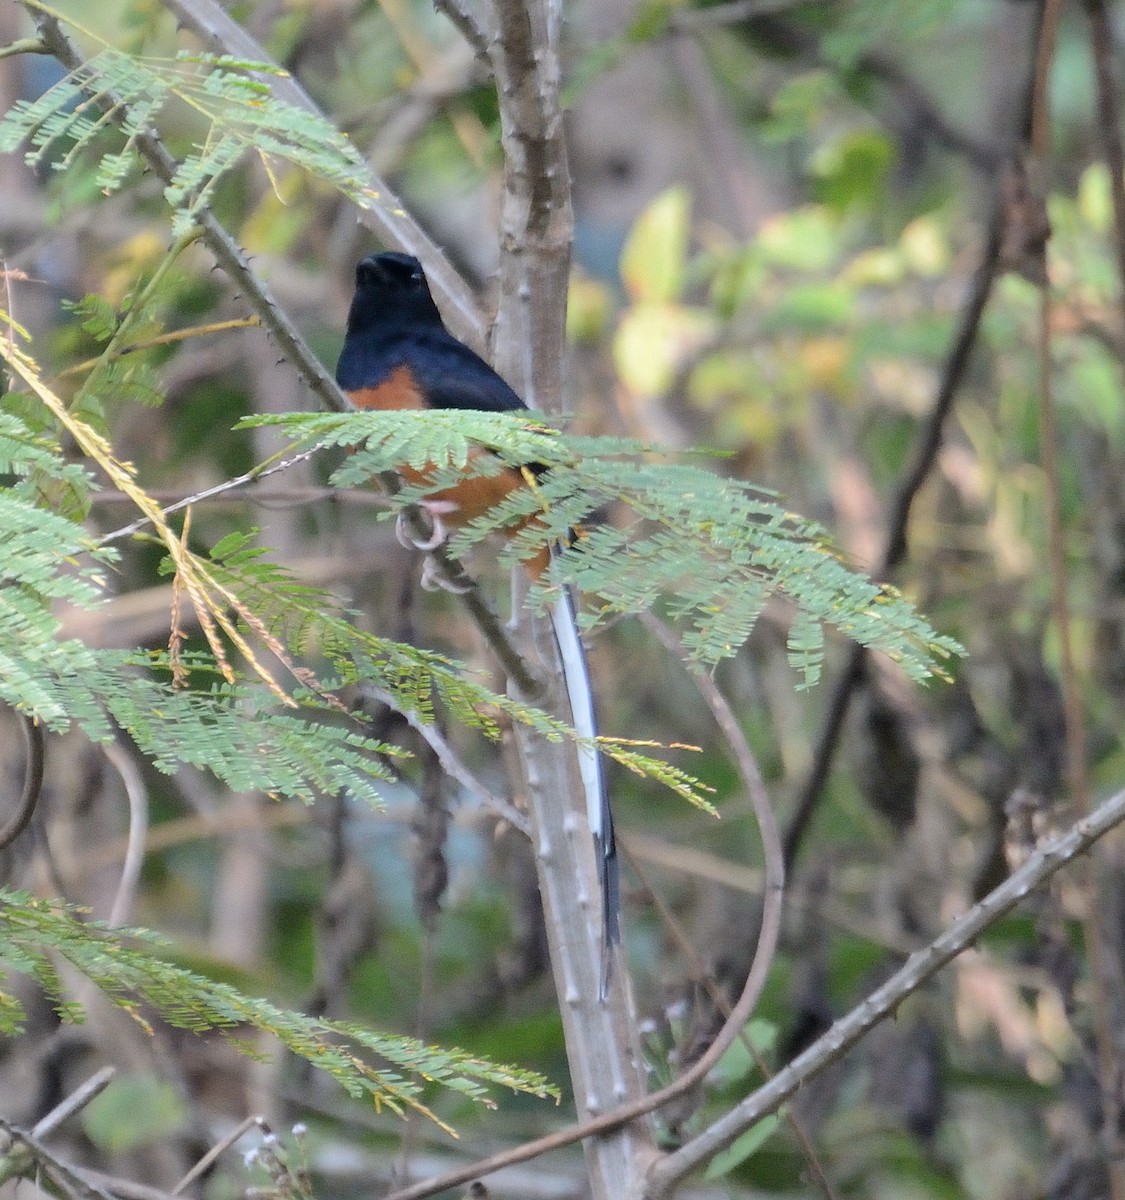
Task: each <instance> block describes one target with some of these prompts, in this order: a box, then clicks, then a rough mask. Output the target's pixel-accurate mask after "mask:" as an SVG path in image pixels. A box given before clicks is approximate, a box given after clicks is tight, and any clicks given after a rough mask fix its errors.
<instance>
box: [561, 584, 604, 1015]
mask: <svg viewBox="0 0 1125 1200" xmlns="http://www.w3.org/2000/svg"><path fill="white" fill-rule="evenodd" d="M551 624H552V626H553V627H554V631H555V641H556V642H557V643H558V647H559V656H560V658H561V659H562V668H563V679H564V681H565V683H566V691H567V696H568V698H569V700H570V713H571V718H572V720H573V722H574V728H575V730H576V731H577V733H578V735H579V736H580V737H581V738H583V739H585V744H580V745H579V747H578V766H579V770H580V772H581V776H582V790H583V792H584V793H585V796H586V820H587V822H588V823H589V826H590V832H591V833H592V834H593V835H594V846H595V849H596V851H597V854H598V879H599V881H600V884H601V901H602V936H603V946H602V980H601V997H602V999H604V998H605V995H606V992H607V990H608V987H609V973H610V966H611V964H612V960H613V946H614V945H615V944H616V943H617V942H618V941H619V940H620V938H621V926H620V921H619V908H620V887H619V882H618V867H617V847H616V845H615V844H614V837H613V814H612V813H611V812H610V808H609V794H608V792H607V790H606V783H605V773H604V771H603V770H602V761H601V755H600V754H599V753H598V751H597V750H596V749H595V748H594V746H593V744H592V742H593V739H594V738H596V737H597V736H598V727H597V721H596V719H595V716H594V693H593V688H592V687H591V686H590V672H589V668H588V666H587V664H586V651H585V649H584V647H583V645H582V639H581V638H580V637H579V636H578V618H577V612H576V609H575V605H574V598H573V596H572V594H571V592H570V590H569V589H568V588H564V589H563V591H562V594H561V595H560V596H559V598H558V599H557V600H556V601H555V602H554V603H553V604H552V605H551Z"/></svg>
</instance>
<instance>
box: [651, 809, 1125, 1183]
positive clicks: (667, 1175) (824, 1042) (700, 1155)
mask: <svg viewBox="0 0 1125 1200" xmlns="http://www.w3.org/2000/svg"><path fill="white" fill-rule="evenodd" d="M1122 821H1125V791H1122V792H1118V793H1117V795H1115V796H1113V797H1112V798H1111V799H1109V800H1107V801H1105V803H1104V804H1102V805H1100V806H1099V807H1098V808H1097V809H1095V811H1094V812H1092V813H1091V814H1090V816H1089V817H1087V818H1085V819H1084V820H1081V821H1078V822H1077V823H1076V824H1075V825H1073V826H1072V827H1071V829H1070V830H1069V831H1068V832H1067V833H1065V834H1062V835H1061V836H1059V837H1057V838H1052V839H1051V840H1050V841H1049V842H1048V843H1047V844H1046V845H1044V846H1043V847H1042V848H1041V849H1039V850H1037V851H1036V852H1035V853H1034V854H1032V855H1031V857H1030V858H1028V860H1027V862H1026V863H1025V864H1024V865H1023V866H1022V867H1020V869H1019V870H1017V871H1015V872H1013V874H1012V875H1010V876H1009V877H1008V878H1007V879H1006V880H1005V881H1004V882H1003V883H1002V884H1001V885H1000V886H999V887H997V888H995V889H993V890H992V891H991V892H989V893H988V895H987V896H985V898H984V899H983V900H982V901H981V902H980V903H979V904H976V905H974V906H973V907H972V908H971V909H969V911H968V912H967V913H966V914H965V915H964V916H963V917H961V918H960V920H958V921H956V922H954V924H953V925H951V926H950V927H949V928H948V929H947V930H946V931H945V933H943V934H941V935H940V936H939V937H937V938H935V939H934V941H932V942H931V943H930V944H929V945H928V946H926V947H924V948H923V949H921V950H918V951H915V953H914V954H912V955H911V956H910V958H908V959H907V961H906V963H905V965H904V966H903V967H901V968H900V969H899V970H898V971H896V972H895V974H894V975H892V976H891V978H890V979H888V980H887V982H886V983H885V984H883V985H882V987H880V988H877V989H876V990H875V991H874V992H872V993H871V995H870V996H868V997H867V999H866V1000H864V1001H863V1003H862V1004H859V1005H858V1006H857V1007H856V1008H854V1009H852V1011H851V1012H850V1013H848V1015H847V1016H845V1017H842V1018H841V1019H840V1020H839V1021H837V1022H836V1023H835V1024H834V1025H833V1026H832V1028H831V1029H829V1030H828V1032H827V1033H825V1034H824V1035H823V1036H822V1037H820V1038H818V1039H817V1040H816V1041H815V1042H814V1043H813V1044H812V1045H811V1046H810V1047H809V1048H808V1049H807V1050H805V1051H804V1053H803V1054H800V1055H798V1057H797V1058H795V1059H794V1060H793V1061H792V1062H791V1063H789V1065H788V1066H786V1067H785V1068H784V1069H783V1070H781V1071H779V1072H778V1073H777V1074H776V1075H775V1076H774V1077H773V1079H771V1080H770V1081H769V1083H767V1084H765V1085H764V1086H763V1087H761V1088H759V1089H758V1091H756V1092H755V1093H754V1094H753V1095H751V1096H748V1097H747V1098H746V1099H745V1100H743V1101H742V1102H741V1103H740V1104H739V1105H737V1106H736V1107H735V1108H733V1109H732V1110H731V1111H730V1112H729V1113H727V1114H726V1115H725V1116H724V1117H722V1118H721V1119H720V1120H718V1121H716V1122H715V1124H714V1125H712V1126H711V1127H710V1129H708V1130H707V1131H706V1132H705V1133H703V1134H700V1136H699V1137H698V1138H696V1139H694V1140H693V1141H691V1142H689V1143H688V1144H687V1145H686V1146H683V1147H681V1148H680V1149H679V1150H677V1151H675V1152H674V1153H673V1154H670V1155H668V1157H667V1158H665V1159H662V1160H661V1161H660V1162H658V1163H657V1164H656V1165H655V1166H654V1167H653V1169H652V1171H651V1173H650V1175H649V1186H648V1189H647V1190H646V1192H645V1197H646V1200H660V1198H661V1197H663V1196H665V1195H667V1193H668V1189H669V1188H670V1187H672V1186H674V1184H675V1183H676V1182H678V1181H679V1180H681V1179H683V1178H684V1176H685V1175H687V1174H688V1173H689V1172H691V1171H693V1170H695V1169H696V1168H697V1167H698V1166H700V1165H701V1164H702V1163H704V1162H706V1161H707V1160H708V1159H710V1158H712V1157H713V1156H714V1155H715V1154H717V1153H718V1152H719V1151H720V1150H723V1149H724V1148H725V1147H727V1146H729V1145H730V1144H731V1142H733V1141H734V1140H735V1138H737V1137H738V1136H739V1135H740V1134H742V1133H744V1132H745V1131H746V1130H747V1129H749V1128H750V1126H751V1125H753V1124H754V1123H755V1122H757V1121H760V1120H761V1119H762V1117H764V1116H768V1115H769V1114H770V1113H772V1112H776V1111H777V1109H778V1108H779V1107H780V1106H781V1105H782V1104H784V1103H785V1101H786V1100H788V1099H789V1098H790V1096H792V1095H793V1094H794V1093H795V1092H796V1091H797V1090H798V1089H799V1088H800V1087H801V1086H802V1085H803V1084H805V1083H807V1082H808V1081H809V1080H810V1079H811V1078H812V1077H813V1076H814V1075H817V1074H819V1073H820V1072H821V1071H823V1070H824V1068H825V1067H827V1066H828V1065H829V1064H830V1063H833V1062H835V1061H836V1060H837V1059H838V1058H841V1057H842V1056H843V1055H844V1054H845V1053H847V1051H848V1050H850V1049H851V1047H852V1046H854V1045H855V1044H856V1043H857V1042H858V1041H860V1039H861V1038H863V1037H864V1036H865V1035H866V1034H867V1033H868V1032H869V1031H870V1030H871V1029H873V1028H874V1027H875V1026H876V1025H878V1024H879V1022H880V1021H883V1020H885V1019H886V1018H887V1017H889V1016H891V1015H892V1014H893V1013H894V1012H895V1011H896V1010H897V1008H898V1007H899V1005H900V1004H902V1002H903V1001H904V1000H905V999H906V998H907V997H908V996H910V995H912V994H913V993H914V992H916V991H918V989H919V988H920V987H921V986H922V985H923V984H924V983H925V982H926V981H927V980H928V979H929V978H930V977H931V976H933V975H934V974H936V973H937V972H938V971H939V970H941V968H942V967H944V966H945V965H946V964H947V963H948V962H950V961H951V960H952V959H954V958H956V957H957V955H959V954H961V953H963V952H964V951H965V950H967V949H968V948H969V947H970V946H971V945H972V944H973V942H974V941H976V939H977V938H979V937H980V935H981V934H982V933H983V932H984V931H985V930H986V929H988V928H989V927H990V926H992V925H993V924H995V923H996V921H998V920H999V919H1000V918H1001V917H1002V916H1003V915H1004V914H1005V913H1007V912H1009V911H1010V910H1011V909H1012V908H1014V907H1015V906H1016V905H1017V904H1018V903H1019V902H1020V901H1021V900H1023V899H1025V898H1026V897H1027V896H1028V895H1030V894H1031V893H1032V892H1033V891H1035V890H1036V889H1037V888H1040V887H1042V886H1043V885H1044V884H1045V883H1046V882H1047V881H1048V880H1049V879H1050V878H1051V876H1052V875H1054V874H1055V872H1056V871H1059V870H1061V869H1062V868H1063V867H1064V866H1066V865H1067V864H1068V863H1070V862H1072V861H1073V860H1074V859H1075V858H1077V857H1078V856H1079V855H1080V854H1082V853H1084V852H1085V851H1086V850H1088V849H1089V848H1090V847H1091V846H1092V845H1093V844H1094V843H1095V842H1096V841H1097V840H1098V839H1099V838H1101V837H1104V836H1105V834H1107V833H1108V832H1109V831H1110V830H1111V829H1114V828H1115V827H1116V826H1118V825H1119V824H1121V822H1122Z"/></svg>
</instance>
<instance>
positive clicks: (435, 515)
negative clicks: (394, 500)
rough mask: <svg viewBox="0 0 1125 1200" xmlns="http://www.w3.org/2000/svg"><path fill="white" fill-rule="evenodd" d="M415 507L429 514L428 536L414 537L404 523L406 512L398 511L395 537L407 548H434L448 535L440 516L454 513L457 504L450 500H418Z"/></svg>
mask: <svg viewBox="0 0 1125 1200" xmlns="http://www.w3.org/2000/svg"><path fill="white" fill-rule="evenodd" d="M417 507H418V508H421V509H423V510H425V512H427V513H428V514H429V517H430V522H431V524H432V526H433V529H432V531H431V533H430V536H429V537H428V538H419V537H415V536H414V534H413V533H412V532H411V531H410V528H409V526H408V525H407V523H406V513H399V514H398V516H397V517H395V537H396V538H398V542H399V545H400V546H404V547H405V548H406V549H407V550H436V549H437V548H438V546H440V545H441V544H442V542H444V541H445V540H446V538H448V537H449V529H448V528H447V527H446V524H445V522H444V521H443V520H442V517H443V516H448V515H449V514H450V513H455V512H456V511H457V505H456V504H455V503H454V502H453V501H452V500H419V501H418V504H417Z"/></svg>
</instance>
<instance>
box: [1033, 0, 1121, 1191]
mask: <svg viewBox="0 0 1125 1200" xmlns="http://www.w3.org/2000/svg"><path fill="white" fill-rule="evenodd" d="M1060 10H1061V0H1045V3H1044V7H1043V22H1042V25H1041V27H1040V32H1039V45H1038V50H1037V54H1036V65H1035V86H1034V91H1033V99H1032V111H1031V139H1030V140H1031V147H1032V151H1033V153H1034V155H1035V158H1036V160H1037V165H1038V166H1039V168H1040V171H1041V172H1042V173H1043V175H1044V176H1045V173H1046V165H1047V163H1048V162H1049V160H1050V101H1049V97H1050V71H1051V62H1052V58H1053V55H1054V47H1055V39H1056V35H1057V31H1058V22H1059V14H1060ZM1103 15H1104V14H1103ZM1118 186H1120V181H1118ZM1119 232H1120V226H1119ZM1120 245H1121V244H1119V249H1120ZM1038 342H1039V355H1038V357H1039V362H1038V366H1039V428H1040V443H1041V447H1040V453H1041V456H1042V463H1043V475H1044V502H1045V505H1046V509H1047V556H1048V560H1049V563H1048V566H1049V571H1050V588H1051V618H1052V621H1053V623H1054V625H1055V629H1056V632H1057V636H1058V639H1059V668H1060V674H1061V682H1062V692H1063V709H1064V713H1065V721H1066V731H1065V732H1066V756H1067V779H1068V783H1069V785H1070V791H1071V796H1072V799H1073V802H1074V804H1075V806H1076V807H1077V809H1078V811H1079V813H1080V814H1081V815H1082V816H1083V817H1086V816H1088V815H1089V813H1090V811H1091V807H1092V805H1091V794H1090V776H1089V769H1088V764H1087V755H1086V716H1085V711H1084V708H1083V704H1082V691H1081V686H1080V683H1079V679H1078V670H1077V666H1076V664H1075V660H1074V646H1073V640H1072V636H1071V635H1072V629H1071V617H1070V598H1069V592H1068V587H1067V583H1068V580H1067V568H1066V551H1067V543H1066V531H1065V530H1064V528H1063V521H1062V496H1061V487H1060V484H1059V454H1058V440H1059V431H1058V420H1057V415H1056V410H1055V401H1054V393H1053V388H1052V371H1051V294H1050V281H1049V279H1048V276H1047V272H1046V271H1044V272H1043V282H1042V283H1041V285H1040V291H1039V336H1038ZM1083 874H1084V876H1085V879H1084V884H1085V887H1084V889H1083V890H1084V892H1085V903H1086V910H1085V912H1084V914H1083V922H1082V928H1083V939H1084V941H1085V944H1086V957H1087V961H1088V964H1089V970H1090V987H1091V1009H1092V1016H1093V1027H1094V1028H1093V1035H1094V1048H1095V1061H1096V1066H1097V1074H1098V1084H1099V1091H1100V1095H1101V1117H1102V1152H1103V1155H1104V1159H1105V1163H1106V1169H1107V1172H1108V1176H1109V1184H1110V1194H1111V1196H1112V1198H1113V1200H1125V1163H1123V1162H1122V1161H1121V1158H1120V1153H1119V1141H1120V1137H1119V1132H1118V1130H1119V1123H1120V1114H1121V1105H1120V1101H1119V1098H1118V1086H1117V1084H1118V1074H1119V1073H1118V1068H1117V1055H1116V1051H1115V1045H1114V1031H1113V1021H1112V1017H1111V1009H1110V997H1109V992H1108V988H1107V986H1106V978H1107V976H1106V968H1107V950H1106V946H1105V933H1104V930H1103V928H1102V924H1101V921H1100V918H1099V912H1100V905H1099V903H1098V895H1099V892H1100V890H1101V888H1100V878H1099V876H1100V872H1099V870H1098V859H1097V856H1096V855H1090V856H1089V857H1088V858H1087V859H1086V860H1085V862H1084V863H1083Z"/></svg>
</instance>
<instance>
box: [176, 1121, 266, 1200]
mask: <svg viewBox="0 0 1125 1200" xmlns="http://www.w3.org/2000/svg"><path fill="white" fill-rule="evenodd" d="M251 1129H264V1130H266V1132H267V1133H268V1132H269V1126H268V1125H267V1124H266V1122H265V1118H264V1117H257V1116H254V1117H246V1118H245V1120H243V1121H240V1122H239V1123H238V1124H237V1125H236V1126H235V1127H234V1128H233V1129H232V1130H231V1131H230V1132H229V1133H228V1134H227V1135H226V1136H225V1137H222V1138H220V1139H219V1140H218V1141H217V1142H216V1143H215V1144H214V1145H213V1146H212V1147H211V1149H210V1150H208V1151H207V1153H206V1154H204V1155H203V1157H202V1158H201V1159H200V1160H199V1161H198V1162H197V1163H196V1164H195V1166H193V1167H192V1168H191V1170H190V1171H188V1173H187V1174H186V1175H185V1176H184V1177H183V1179H181V1180H180V1182H179V1183H177V1184H176V1186H175V1187H174V1188H173V1189H172V1195H173V1196H178V1195H180V1193H181V1192H182V1191H183V1190H184V1188H186V1187H187V1185H188V1184H189V1183H191V1182H192V1181H193V1180H195V1179H198V1178H199V1177H200V1175H202V1174H203V1172H204V1171H206V1170H207V1168H208V1167H209V1166H210V1165H211V1164H212V1163H213V1162H214V1161H215V1160H216V1159H217V1158H218V1157H219V1155H220V1154H223V1153H225V1152H226V1151H227V1150H229V1149H230V1148H231V1146H233V1145H234V1144H235V1142H237V1141H238V1139H239V1138H240V1137H242V1135H243V1134H244V1133H249V1131H250V1130H251Z"/></svg>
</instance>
